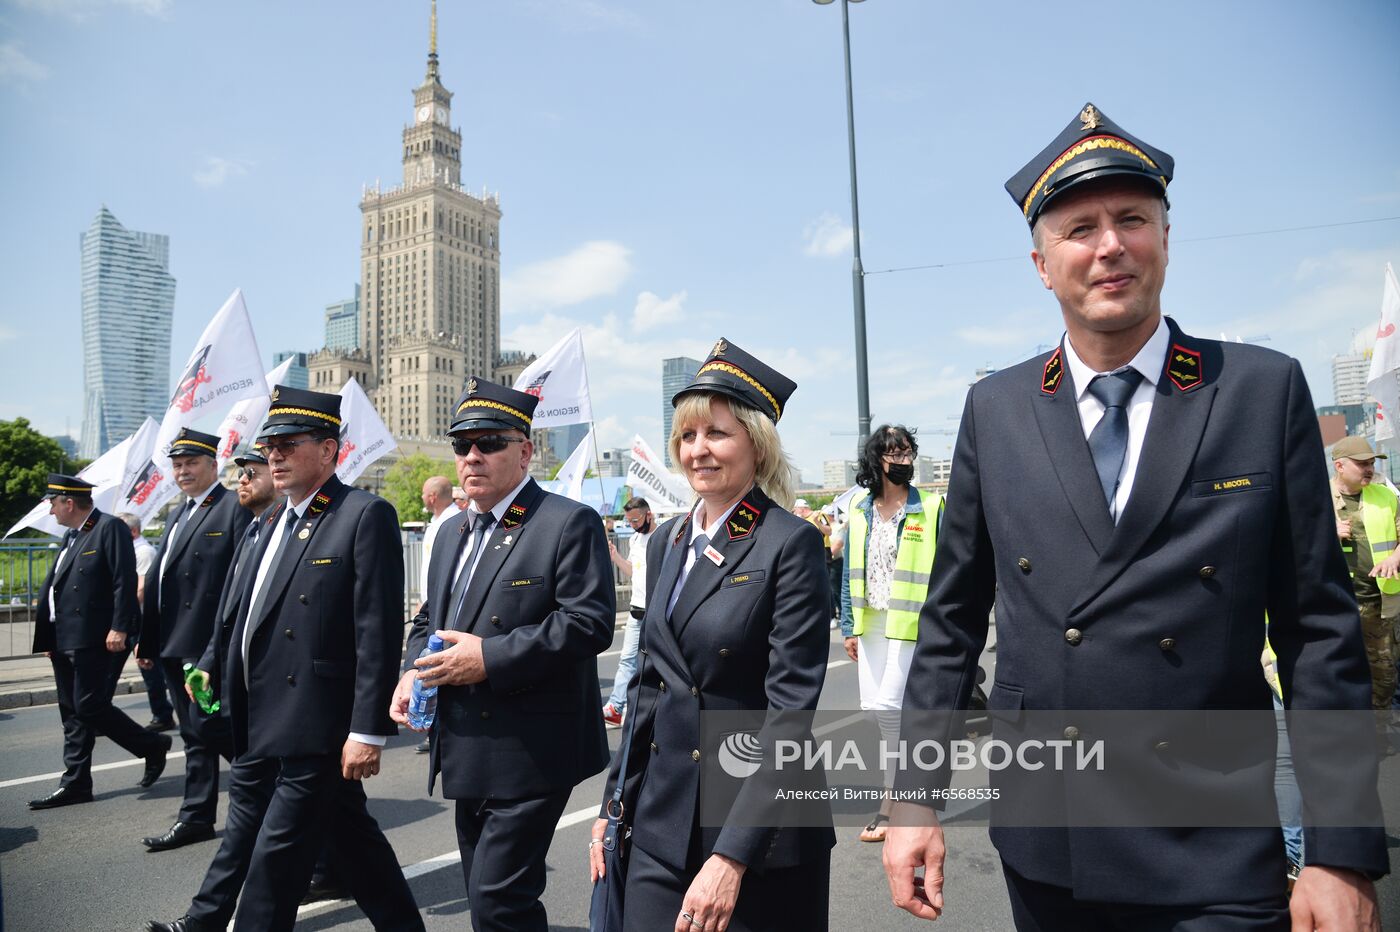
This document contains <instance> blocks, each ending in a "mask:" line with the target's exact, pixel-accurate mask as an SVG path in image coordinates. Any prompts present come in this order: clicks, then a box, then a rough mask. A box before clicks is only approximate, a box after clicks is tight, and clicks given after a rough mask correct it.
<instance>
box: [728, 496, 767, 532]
mask: <svg viewBox="0 0 1400 932" xmlns="http://www.w3.org/2000/svg"><path fill="white" fill-rule="evenodd" d="M762 513H763V512H761V511H759V509H757V508H755V507H754V506H752V505H750V504H749V503H748V502H746V501H740V502H739V504H738V505H737V506H736V507H735V509H734V511H733V513H732V514H730V516H729V521H728V522H727V524H728V525H729V539H730V540H739V539H740V538H744V537H748V536H749V535H750V534H751V533H753V528H754V525H755V524H757V523H758V516H759V515H760V514H762Z"/></svg>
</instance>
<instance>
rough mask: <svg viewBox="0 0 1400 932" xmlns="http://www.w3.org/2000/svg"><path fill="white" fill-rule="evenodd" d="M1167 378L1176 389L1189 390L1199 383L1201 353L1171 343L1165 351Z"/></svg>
mask: <svg viewBox="0 0 1400 932" xmlns="http://www.w3.org/2000/svg"><path fill="white" fill-rule="evenodd" d="M1167 378H1169V379H1171V380H1172V384H1173V385H1175V386H1176V387H1177V389H1178V390H1180V391H1183V392H1189V391H1190V390H1191V389H1193V388H1195V387H1196V386H1198V385H1200V384H1201V353H1200V351H1199V350H1193V349H1187V348H1186V347H1184V346H1182V345H1181V344H1180V343H1173V344H1172V348H1171V350H1170V351H1169V352H1168V353H1167Z"/></svg>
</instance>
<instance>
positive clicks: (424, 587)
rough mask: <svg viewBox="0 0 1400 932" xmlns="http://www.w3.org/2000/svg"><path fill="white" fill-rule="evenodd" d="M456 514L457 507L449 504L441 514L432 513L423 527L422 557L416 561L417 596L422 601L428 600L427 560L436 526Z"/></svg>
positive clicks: (430, 556) (436, 530) (431, 549)
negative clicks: (426, 524)
mask: <svg viewBox="0 0 1400 932" xmlns="http://www.w3.org/2000/svg"><path fill="white" fill-rule="evenodd" d="M456 514H457V509H456V508H453V507H452V506H451V505H449V506H448V507H446V508H444V509H443V510H442V513H441V514H438V515H434V516H433V518H432V520H430V521H429V522H428V526H427V527H425V528H423V559H422V560H420V561H419V563H418V598H419V599H421V600H422V601H424V602H426V601H427V600H428V561H429V560H431V559H432V557H433V541H435V540H437V533H438V528H440V527H442V525H443V524H444V523H445V522H446V521H447V519H448V518H451V517H453V516H454V515H456Z"/></svg>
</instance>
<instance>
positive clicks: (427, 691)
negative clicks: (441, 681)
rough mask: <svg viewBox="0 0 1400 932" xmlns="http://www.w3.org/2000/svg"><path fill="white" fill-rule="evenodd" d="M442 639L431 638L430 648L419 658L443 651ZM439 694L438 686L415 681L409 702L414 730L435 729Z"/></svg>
mask: <svg viewBox="0 0 1400 932" xmlns="http://www.w3.org/2000/svg"><path fill="white" fill-rule="evenodd" d="M442 644H443V642H442V638H440V637H438V636H437V635H436V634H434V635H431V636H429V638H428V646H427V647H425V648H423V652H422V653H421V654H419V655H418V656H419V657H426V656H428V655H429V654H432V653H436V652H437V651H440V650H442ZM437 694H438V688H437V687H436V686H424V685H423V681H422V680H420V679H415V680H414V681H413V697H412V698H410V699H409V700H408V723H409V724H410V725H412V726H413V727H414V728H417V729H423V730H426V729H428V728H431V727H433V719H434V718H435V717H436V716H437Z"/></svg>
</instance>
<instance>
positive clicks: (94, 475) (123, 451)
mask: <svg viewBox="0 0 1400 932" xmlns="http://www.w3.org/2000/svg"><path fill="white" fill-rule="evenodd" d="M157 429H158V426H157V424H156V422H155V421H154V420H152V419H151V418H149V417H148V418H146V420H145V421H143V422H142V424H141V426H140V427H138V428H137V429H136V433H134V434H132V435H131V436H130V437H127V438H126V439H125V440H123V441H122V442H121V443H119V444H117V445H116V446H114V447H112V449H110V450H108V451H107V452H106V453H103V454H102V455H101V456H99V457H98V458H97V459H95V460H93V461H92V462H91V463H89V464H88V466H87V468H86V469H84V470H83V471H82V472H80V473H78V478H80V479H86V480H87V481H88V482H91V483H92V484H93V485H94V486H96V488H94V489H93V490H92V503H93V507H95V508H96V509H97V510H98V511H102V512H105V513H107V514H109V515H114V514H120V513H121V512H122V511H125V510H126V509H124V508H122V507H121V505H122V504H123V495H122V493H123V492H124V491H125V490H126V489H127V483H129V482H130V481H131V479H132V478H133V477H134V475H135V473H136V471H137V470H138V469H139V468H140V467H141V466H143V465H145V463H146V462H147V461H149V460H150V458H151V450H152V448H153V447H154V446H155V442H156V430H157ZM27 527H28V528H34V529H35V530H36V531H43V532H44V533H45V534H53V535H54V536H55V537H61V536H63V532H64V527H63V525H61V524H59V523H58V522H57V521H55V520H54V519H53V517H52V516H50V514H49V502H48V499H41V500H40V502H39V504H37V505H35V506H34V507H33V508H31V509H30V510H29V513H28V514H27V515H25V516H24V517H23V518H20V519H19V521H18V522H17V523H16V524H15V526H14V527H12V528H10V529H9V530H8V531H7V532H5V536H6V537H9V536H10V535H11V534H13V533H15V531H18V530H20V529H21V528H27Z"/></svg>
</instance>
